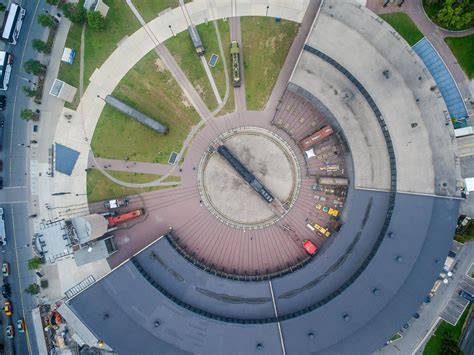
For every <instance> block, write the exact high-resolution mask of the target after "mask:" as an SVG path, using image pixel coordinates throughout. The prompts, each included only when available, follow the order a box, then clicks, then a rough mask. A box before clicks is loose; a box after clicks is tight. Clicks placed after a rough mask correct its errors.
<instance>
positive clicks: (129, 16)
mask: <svg viewBox="0 0 474 355" xmlns="http://www.w3.org/2000/svg"><path fill="white" fill-rule="evenodd" d="M104 3H106V4H107V5H108V6H109V7H110V9H109V12H108V13H107V18H106V27H105V30H103V31H101V32H95V31H93V30H91V29H89V28H86V33H85V48H84V52H85V53H84V90H85V89H86V87H87V85H88V83H89V78H90V77H91V75H92V73H94V70H95V69H96V68H99V67H100V66H101V65H102V64H103V63H104V62H105V60H106V59H107V58H108V57H109V56H110V55H111V54H112V52H113V51H114V50H115V49H116V48H117V43H118V42H120V40H122V39H123V38H124V37H125V36H126V35H130V34H132V33H133V32H135V31H136V30H138V29H139V28H140V24H139V23H138V20H137V19H136V18H135V16H134V15H133V13H132V11H131V10H130V9H129V7H128V6H127V3H126V2H125V1H120V0H104Z"/></svg>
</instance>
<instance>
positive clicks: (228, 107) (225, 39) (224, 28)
mask: <svg viewBox="0 0 474 355" xmlns="http://www.w3.org/2000/svg"><path fill="white" fill-rule="evenodd" d="M217 25H218V26H219V34H220V36H221V41H222V47H223V48H224V55H225V58H220V60H226V61H227V71H228V72H229V98H228V99H227V102H226V104H225V105H224V107H223V108H222V109H221V110H220V111H219V113H218V115H223V114H226V113H229V112H234V111H235V100H234V99H235V98H234V90H233V87H232V71H231V68H232V65H231V60H230V27H229V21H223V20H219V21H217ZM224 93H225V91H224ZM224 93H223V94H222V98H224Z"/></svg>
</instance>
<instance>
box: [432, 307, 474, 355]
mask: <svg viewBox="0 0 474 355" xmlns="http://www.w3.org/2000/svg"><path fill="white" fill-rule="evenodd" d="M471 306H472V303H471V304H469V306H468V307H467V308H466V310H465V311H464V313H463V314H462V316H461V318H460V319H459V321H458V323H457V324H456V326H455V327H453V326H452V325H451V324H449V323H447V322H445V321H441V323H440V325H439V326H438V329H436V332H435V333H434V334H433V336H432V337H431V338H430V340H429V341H428V344H426V347H425V350H424V351H423V355H438V354H439V355H442V344H443V342H442V340H443V335H444V334H448V333H451V335H452V336H453V338H454V339H455V340H456V341H459V338H460V337H461V330H462V327H463V325H464V322H465V321H466V317H467V315H468V314H469V310H470V309H471Z"/></svg>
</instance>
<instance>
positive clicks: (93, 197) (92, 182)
mask: <svg viewBox="0 0 474 355" xmlns="http://www.w3.org/2000/svg"><path fill="white" fill-rule="evenodd" d="M108 173H109V174H110V175H112V176H113V177H115V178H117V179H120V180H121V181H124V182H133V183H137V184H138V183H146V182H150V181H154V180H156V179H158V178H160V175H153V174H141V173H132V174H131V173H129V172H125V171H108ZM171 181H180V178H179V177H176V176H170V177H168V178H166V179H165V180H164V182H171ZM170 187H171V186H151V187H142V188H132V187H126V186H122V185H119V184H116V183H115V182H113V181H110V180H109V179H108V178H107V177H106V176H105V175H103V174H102V173H101V172H100V171H99V170H97V169H89V170H88V171H87V200H88V202H89V203H92V202H97V201H103V200H110V199H113V198H116V197H122V196H127V195H135V194H139V193H142V192H149V191H154V190H160V189H165V188H170Z"/></svg>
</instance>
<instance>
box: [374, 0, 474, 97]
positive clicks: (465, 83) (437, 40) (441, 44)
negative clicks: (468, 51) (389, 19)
mask: <svg viewBox="0 0 474 355" xmlns="http://www.w3.org/2000/svg"><path fill="white" fill-rule="evenodd" d="M383 3H384V1H383V0H368V1H367V8H369V9H370V10H372V11H373V12H375V13H376V14H378V15H380V14H387V13H394V12H404V13H406V14H407V15H408V16H410V18H411V19H412V20H413V22H415V23H416V25H417V26H418V28H419V29H420V31H421V32H422V33H423V34H424V35H425V37H426V38H428V40H429V41H430V42H431V44H432V45H433V46H434V47H435V48H436V50H437V51H438V52H439V54H440V55H441V57H442V58H443V60H444V62H445V63H446V65H447V66H448V68H449V70H450V71H451V74H452V75H453V77H454V80H456V83H457V84H458V86H459V90H460V91H461V95H462V96H463V97H464V98H465V97H472V96H473V95H474V93H471V91H470V88H469V86H470V81H469V79H468V78H467V76H466V74H465V73H464V71H463V70H462V68H461V66H460V65H459V64H458V62H457V60H456V57H455V56H454V55H453V53H452V52H451V49H449V46H448V45H447V44H446V42H445V41H444V38H445V37H464V36H467V35H470V34H474V28H471V29H469V30H466V31H461V32H452V31H447V30H444V29H442V28H440V27H438V26H437V25H435V24H434V23H433V22H431V20H430V19H429V18H428V17H427V16H426V15H425V12H424V10H423V5H422V2H421V0H410V1H405V3H404V4H403V5H402V6H401V7H399V6H398V5H396V3H393V4H389V5H387V7H383Z"/></svg>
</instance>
